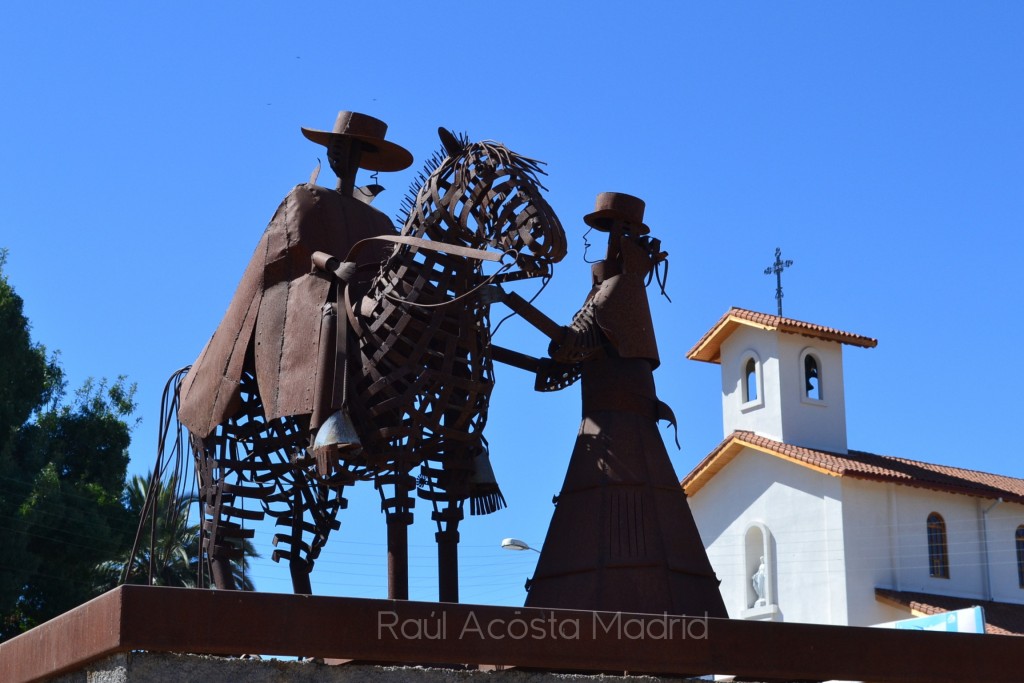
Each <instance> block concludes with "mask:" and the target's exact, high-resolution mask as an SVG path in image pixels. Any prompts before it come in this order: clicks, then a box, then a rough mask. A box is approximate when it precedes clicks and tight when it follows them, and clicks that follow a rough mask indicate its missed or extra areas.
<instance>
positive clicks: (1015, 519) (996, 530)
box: [978, 499, 1024, 604]
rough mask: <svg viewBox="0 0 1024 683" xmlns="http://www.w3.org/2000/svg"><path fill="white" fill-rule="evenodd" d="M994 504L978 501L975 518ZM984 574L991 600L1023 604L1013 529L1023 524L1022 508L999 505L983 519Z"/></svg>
mask: <svg viewBox="0 0 1024 683" xmlns="http://www.w3.org/2000/svg"><path fill="white" fill-rule="evenodd" d="M994 502H995V501H994V500H983V499H979V500H978V516H979V518H980V517H981V516H982V514H983V511H984V510H986V509H988V508H990V507H991V506H992V504H993V503H994ZM987 517H988V520H987V524H986V527H987V534H986V536H987V538H988V570H989V576H990V577H991V595H992V599H993V600H996V601H998V602H1015V603H1018V604H1024V588H1021V587H1020V579H1019V577H1018V575H1017V544H1016V539H1015V535H1016V533H1017V527H1019V526H1020V525H1022V524H1024V505H1021V504H1020V503H1005V502H1004V503H1000V504H999V505H996V506H995V507H992V508H991V511H990V512H989V513H988V515H987Z"/></svg>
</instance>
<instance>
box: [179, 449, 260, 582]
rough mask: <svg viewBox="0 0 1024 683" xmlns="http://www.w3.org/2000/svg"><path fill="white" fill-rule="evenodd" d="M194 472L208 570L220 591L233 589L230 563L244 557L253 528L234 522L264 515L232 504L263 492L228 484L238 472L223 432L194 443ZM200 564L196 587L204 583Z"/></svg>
mask: <svg viewBox="0 0 1024 683" xmlns="http://www.w3.org/2000/svg"><path fill="white" fill-rule="evenodd" d="M195 452H196V454H197V458H198V462H197V471H198V475H199V501H200V505H201V506H202V509H201V511H200V516H201V519H202V527H201V529H202V548H201V551H200V552H202V553H205V555H206V560H207V562H208V563H209V567H210V577H211V580H212V581H213V584H214V586H216V587H217V588H219V589H221V590H235V589H237V588H238V586H237V585H236V582H235V577H234V571H233V567H232V562H233V561H234V560H241V559H242V558H243V554H244V553H243V550H242V544H243V542H244V541H245V540H247V539H250V538H252V536H253V532H254V530H253V529H244V528H242V525H241V524H240V523H239V522H237V521H235V519H236V518H237V519H247V520H252V521H259V520H261V519H263V513H262V512H260V511H258V510H245V509H243V508H239V507H236V506H235V505H234V503H235V499H236V497H238V496H245V495H246V494H249V495H256V496H257V497H258V496H260V495H262V489H259V488H249V487H242V486H240V485H237V484H232V483H229V482H228V479H229V478H232V479H234V478H237V471H235V469H234V468H232V467H231V466H230V463H231V462H232V461H233V460H234V456H235V454H234V453H233V452H232V447H231V443H230V440H229V439H226V438H225V437H224V432H223V429H218V433H217V434H216V435H214V436H211V437H210V438H208V439H205V440H204V441H199V440H197V443H196V449H195ZM203 579H204V576H203V571H202V566H201V563H200V570H199V581H198V584H199V585H203V583H204V581H203Z"/></svg>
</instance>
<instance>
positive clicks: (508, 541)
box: [501, 538, 540, 555]
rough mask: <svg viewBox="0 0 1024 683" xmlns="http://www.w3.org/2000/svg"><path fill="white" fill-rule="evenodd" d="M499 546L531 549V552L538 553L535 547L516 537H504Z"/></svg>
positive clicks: (513, 548) (507, 548) (508, 548)
mask: <svg viewBox="0 0 1024 683" xmlns="http://www.w3.org/2000/svg"><path fill="white" fill-rule="evenodd" d="M501 547H502V548H504V549H505V550H532V551H533V552H535V553H537V554H538V555H539V554H540V551H539V550H537V549H536V548H531V547H530V545H529V544H528V543H527V542H526V541H520V540H519V539H518V538H505V539H502V541H501Z"/></svg>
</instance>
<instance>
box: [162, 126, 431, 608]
mask: <svg viewBox="0 0 1024 683" xmlns="http://www.w3.org/2000/svg"><path fill="white" fill-rule="evenodd" d="M386 132H387V124H385V123H384V122H383V121H380V120H378V119H375V118H373V117H372V116H367V115H365V114H359V113H356V112H349V111H342V112H340V113H339V114H338V118H337V120H336V122H335V124H334V128H333V129H332V130H330V131H322V130H313V129H307V128H303V129H302V133H303V135H305V136H306V138H308V139H309V140H311V141H313V142H316V143H318V144H321V145H323V146H324V147H326V148H327V158H328V160H329V161H330V165H331V168H332V170H333V171H334V172H335V174H336V175H337V176H338V185H337V188H336V189H333V190H332V189H329V188H326V187H320V186H318V185H315V184H313V183H314V180H315V177H314V179H311V181H310V182H309V183H303V184H301V185H298V186H296V187H295V188H294V189H293V190H292V191H291V192H289V193H288V195H287V196H286V197H285V198H284V200H283V201H282V202H281V205H280V206H279V207H278V209H277V212H276V213H275V214H274V216H273V218H272V219H271V221H270V224H269V225H268V226H267V228H266V230H265V231H264V233H263V236H262V237H261V238H260V241H259V243H258V244H257V246H256V251H255V252H254V253H253V256H252V259H251V260H250V262H249V265H248V266H247V267H246V269H245V272H244V273H243V275H242V279H241V282H240V283H239V285H238V288H237V289H236V291H235V294H234V297H233V298H232V300H231V303H230V304H229V305H228V309H227V313H226V314H225V315H224V318H223V320H222V321H221V323H220V325H219V326H218V327H217V330H216V331H215V332H214V334H213V337H212V338H211V339H210V341H209V342H208V343H207V345H206V347H205V348H204V349H203V351H202V353H201V354H200V356H199V358H198V359H197V360H196V362H195V363H194V364H193V365H192V368H191V370H190V371H189V373H188V375H187V376H186V377H185V379H184V380H183V382H182V383H181V390H180V400H181V404H180V408H179V413H178V414H179V419H180V420H181V422H182V423H183V424H184V425H185V426H186V427H188V429H189V432H190V433H191V434H192V435H193V437H194V439H195V440H197V441H199V442H201V443H200V446H201V447H203V448H206V449H207V450H209V449H211V448H216V447H217V446H216V444H217V443H219V441H218V440H219V439H220V441H223V438H222V437H218V436H217V433H218V432H217V429H218V426H220V425H223V424H224V423H225V422H226V421H230V420H236V421H237V420H238V416H239V415H240V414H241V413H240V411H243V401H244V400H246V396H247V395H249V394H254V393H255V394H256V395H258V398H259V401H260V402H261V403H262V415H260V416H259V417H260V418H261V419H262V420H265V422H266V423H272V422H273V421H275V420H278V419H279V418H287V419H294V420H297V421H298V422H297V424H300V425H301V427H302V428H303V429H316V428H317V427H318V426H319V425H310V424H308V421H309V418H310V416H311V415H313V414H314V412H315V411H314V404H315V403H316V401H317V400H318V396H322V395H323V394H324V392H328V394H327V395H328V396H329V395H330V393H329V392H330V390H331V388H332V387H333V386H334V384H333V383H334V381H335V377H334V376H333V374H332V375H331V376H325V375H326V374H327V373H324V372H320V373H318V359H320V358H322V357H327V356H329V355H330V354H328V353H322V352H323V351H325V350H326V349H321V348H320V347H321V346H323V345H324V344H328V345H331V346H333V344H334V343H335V339H333V338H330V337H329V335H322V330H321V326H322V317H323V316H322V315H321V313H322V309H323V307H324V306H325V304H327V303H328V302H329V301H333V297H334V294H335V292H334V290H332V287H336V286H337V285H335V284H334V283H333V281H332V278H331V277H328V276H327V275H326V274H324V273H321V272H318V271H317V270H316V269H314V268H312V267H311V257H312V255H313V254H314V252H317V251H321V252H326V253H328V254H338V255H340V256H344V255H346V254H348V252H349V249H350V248H351V247H352V245H353V244H355V243H356V242H358V241H359V240H362V239H365V238H368V237H374V236H378V235H386V234H394V233H395V228H394V225H393V224H392V222H391V220H390V219H389V218H388V217H387V216H386V215H384V214H383V213H382V212H380V211H378V210H377V209H375V208H373V207H371V206H370V205H369V200H372V198H373V194H375V193H374V192H372V191H371V192H365V191H363V190H360V189H357V188H356V185H355V180H356V173H357V171H358V169H360V168H365V169H367V170H371V171H399V170H402V169H404V168H407V167H408V166H409V165H410V164H411V163H412V155H411V154H410V153H409V152H408V151H407V150H405V149H403V148H402V147H400V146H399V145H396V144H395V143H393V142H390V141H388V140H386V139H385V134H386ZM385 250H386V247H385V246H384V243H383V242H381V243H379V246H378V245H375V244H371V245H370V246H369V247H368V248H366V249H362V250H361V251H360V252H359V258H358V259H357V265H371V264H377V263H380V261H381V260H383V258H384V256H385ZM368 270H369V271H371V272H370V273H369V275H368V276H367V280H368V279H369V277H370V276H372V274H373V273H374V272H375V271H376V269H372V268H371V269H368ZM361 284H362V287H361V286H360V285H361ZM349 286H350V288H351V289H352V290H354V291H353V296H354V297H356V296H360V295H361V294H362V293H363V291H364V289H365V286H366V285H365V283H360V282H359V281H358V279H357V280H354V281H353V282H350V284H349ZM341 314H342V315H344V312H342V313H341ZM314 378H315V379H314ZM253 380H254V384H255V386H252V383H253ZM245 382H248V383H249V384H248V385H247V388H246V389H244V390H243V386H242V385H243V383H245ZM318 384H319V385H327V384H330V385H331V386H318ZM245 409H246V410H248V411H249V412H248V413H247V414H249V416H250V418H251V417H252V413H253V410H254V409H253V408H252V407H251V406H249V407H247V408H245ZM242 421H243V422H244V420H242ZM282 431H283V432H286V433H287V432H288V431H289V429H288V428H284V427H282ZM288 438H289V437H288V436H282V448H286V449H291V448H293V446H290V445H287V444H284V443H283V442H284V441H287V439H288ZM296 445H297V446H298V447H299V448H301V447H302V446H305V445H307V444H304V443H303V444H296ZM220 457H223V456H212V455H211V456H210V458H211V462H212V461H213V460H214V459H216V458H220ZM201 474H202V473H201ZM201 479H202V476H201ZM209 483H210V482H208V481H200V488H201V490H200V496H201V497H202V495H203V488H204V487H206V486H208V485H209ZM206 502H207V504H208V505H209V504H210V501H206ZM219 504H220V503H219V502H217V505H219ZM279 521H280V520H279ZM213 525H214V526H217V527H218V528H217V529H216V530H215V531H214V532H213V537H211V538H209V539H208V540H207V543H206V545H207V547H206V550H207V553H208V556H209V557H210V559H211V563H212V565H213V576H214V581H215V583H216V584H217V586H218V587H220V588H231V587H233V582H232V580H231V576H230V569H229V567H228V562H227V556H228V555H229V554H230V553H231V551H232V545H235V546H237V545H238V542H239V541H238V539H237V538H232V537H231V535H232V531H231V529H225V528H220V527H224V526H225V525H217V523H216V520H214V522H213ZM243 531H244V530H243ZM296 546H301V538H300V539H298V540H297V541H295V545H293V547H292V550H291V551H290V553H289V552H285V553H284V554H285V555H286V556H287V555H289V554H290V557H289V559H290V561H291V564H292V580H293V583H295V584H296V590H297V591H299V592H309V591H308V576H307V574H308V567H309V566H310V564H311V562H310V561H309V560H311V559H312V558H302V557H301V554H302V553H300V552H299V548H298V547H296ZM303 581H305V583H303ZM303 589H305V590H303Z"/></svg>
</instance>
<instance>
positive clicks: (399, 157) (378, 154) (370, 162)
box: [302, 111, 412, 171]
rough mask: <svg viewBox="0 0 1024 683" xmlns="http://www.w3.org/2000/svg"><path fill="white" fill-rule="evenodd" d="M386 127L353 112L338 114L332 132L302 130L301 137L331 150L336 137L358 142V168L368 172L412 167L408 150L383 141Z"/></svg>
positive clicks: (368, 117) (377, 120)
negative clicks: (359, 149) (359, 153)
mask: <svg viewBox="0 0 1024 683" xmlns="http://www.w3.org/2000/svg"><path fill="white" fill-rule="evenodd" d="M387 132H388V124H386V123H384V122H383V121H381V120H380V119H375V118H373V117H372V116H367V115H366V114H360V113H358V112H354V111H339V112H338V118H337V120H335V122H334V130H330V131H327V130H314V129H312V128H303V129H302V134H303V135H305V136H306V137H307V138H308V139H310V140H312V141H313V142H316V143H318V144H321V145H323V146H324V147H328V148H329V147H330V146H331V145H332V144H333V143H334V142H335V141H336V140H338V139H339V138H346V139H350V140H359V142H360V143H361V145H360V146H361V147H362V149H363V152H362V154H361V155H360V157H359V167H360V168H365V169H367V170H369V171H401V170H402V169H403V168H408V167H409V165H410V164H412V154H410V153H409V151H408V150H407V149H405V148H404V147H401V146H399V145H396V144H395V143H393V142H389V141H387V140H385V139H384V135H385V134H386V133H387Z"/></svg>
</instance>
